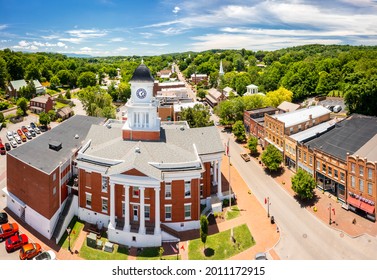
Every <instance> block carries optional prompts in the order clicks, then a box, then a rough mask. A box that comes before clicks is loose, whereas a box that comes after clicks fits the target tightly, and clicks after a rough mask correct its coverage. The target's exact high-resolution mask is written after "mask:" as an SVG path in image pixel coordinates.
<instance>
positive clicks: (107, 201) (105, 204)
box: [101, 197, 109, 213]
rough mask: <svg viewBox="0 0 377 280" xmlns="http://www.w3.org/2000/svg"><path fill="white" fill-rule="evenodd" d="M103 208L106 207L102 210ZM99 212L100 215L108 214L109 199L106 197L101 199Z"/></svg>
mask: <svg viewBox="0 0 377 280" xmlns="http://www.w3.org/2000/svg"><path fill="white" fill-rule="evenodd" d="M105 201H106V202H105ZM104 202H105V203H104ZM104 206H106V207H105V208H104ZM101 212H102V213H108V212H109V199H108V198H107V197H101Z"/></svg>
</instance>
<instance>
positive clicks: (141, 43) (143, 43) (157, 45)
mask: <svg viewBox="0 0 377 280" xmlns="http://www.w3.org/2000/svg"><path fill="white" fill-rule="evenodd" d="M134 43H136V44H140V45H145V46H154V47H165V46H167V45H169V44H167V43H149V42H134Z"/></svg>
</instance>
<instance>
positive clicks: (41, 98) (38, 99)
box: [30, 94, 51, 103]
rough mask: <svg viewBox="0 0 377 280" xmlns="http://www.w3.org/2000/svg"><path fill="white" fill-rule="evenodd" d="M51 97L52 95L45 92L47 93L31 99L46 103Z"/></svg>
mask: <svg viewBox="0 0 377 280" xmlns="http://www.w3.org/2000/svg"><path fill="white" fill-rule="evenodd" d="M49 98H51V96H50V95H48V94H45V95H39V96H36V97H34V98H32V99H31V100H30V101H34V102H39V103H46V102H47V100H48V99H49Z"/></svg>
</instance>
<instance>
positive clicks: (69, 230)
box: [67, 227, 72, 254]
mask: <svg viewBox="0 0 377 280" xmlns="http://www.w3.org/2000/svg"><path fill="white" fill-rule="evenodd" d="M67 234H68V251H69V252H70V253H71V254H72V251H71V228H70V227H68V228H67Z"/></svg>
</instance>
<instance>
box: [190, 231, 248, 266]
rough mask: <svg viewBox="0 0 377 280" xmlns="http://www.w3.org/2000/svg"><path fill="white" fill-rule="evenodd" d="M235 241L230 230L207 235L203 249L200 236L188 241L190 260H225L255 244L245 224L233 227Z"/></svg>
mask: <svg viewBox="0 0 377 280" xmlns="http://www.w3.org/2000/svg"><path fill="white" fill-rule="evenodd" d="M233 236H234V239H235V242H233V241H232V240H231V238H230V230H226V231H223V232H220V233H216V234H213V235H210V236H208V237H207V242H206V245H205V248H206V249H205V250H204V247H203V243H202V241H201V239H200V238H198V239H194V240H192V241H190V243H189V248H188V250H189V252H188V257H189V259H190V260H226V259H228V258H230V257H232V256H234V255H237V254H239V253H241V252H243V251H245V250H246V249H248V248H250V247H252V246H254V245H255V240H254V238H253V236H252V235H251V233H250V231H249V228H248V227H247V225H246V224H243V225H240V226H238V227H235V228H234V229H233Z"/></svg>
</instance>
